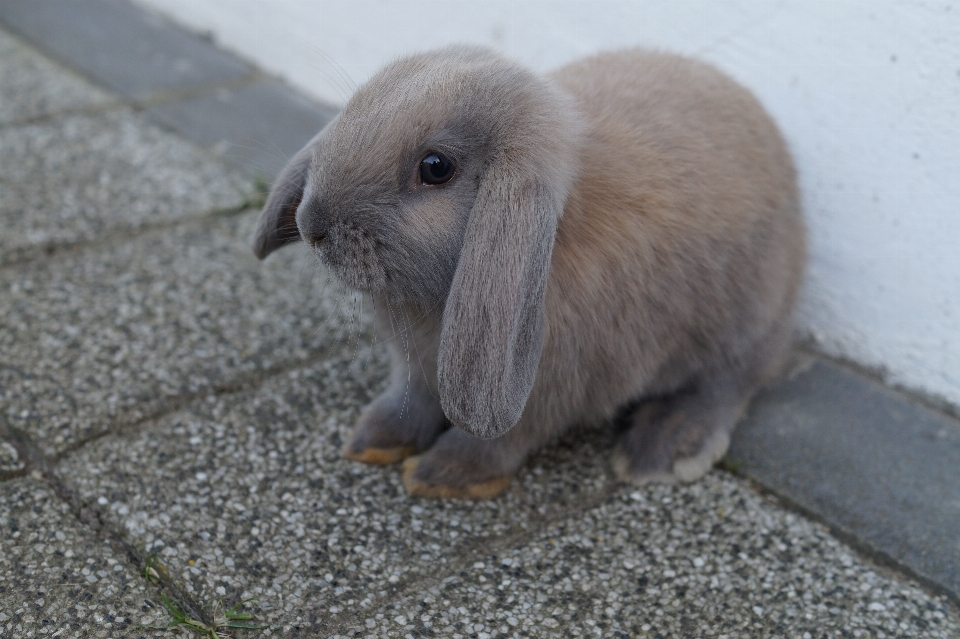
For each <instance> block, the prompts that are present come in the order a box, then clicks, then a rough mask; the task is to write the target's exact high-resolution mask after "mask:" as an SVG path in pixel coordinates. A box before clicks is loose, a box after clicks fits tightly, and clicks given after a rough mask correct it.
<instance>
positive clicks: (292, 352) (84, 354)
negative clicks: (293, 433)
mask: <svg viewBox="0 0 960 639" xmlns="http://www.w3.org/2000/svg"><path fill="white" fill-rule="evenodd" d="M255 220H256V215H255V213H253V212H251V213H247V214H243V215H235V216H230V217H219V218H210V219H205V220H200V221H196V222H191V223H185V224H182V225H180V226H177V227H175V228H173V229H167V230H163V231H154V232H150V233H146V234H143V235H141V236H139V237H137V238H135V239H132V240H128V241H124V242H117V243H115V244H111V245H107V246H103V247H100V248H98V249H96V250H94V249H90V250H86V251H81V252H78V253H75V254H69V255H61V256H59V259H57V260H56V261H53V262H50V263H43V264H33V263H30V264H25V265H22V266H19V267H10V268H7V269H2V270H0V294H2V297H3V299H4V304H5V312H4V314H3V316H2V317H0V350H2V351H3V352H4V353H5V354H6V357H5V360H6V361H5V363H3V364H2V365H0V414H4V416H5V419H6V421H7V423H8V424H9V426H10V427H12V428H16V429H18V430H19V431H21V432H23V433H26V434H27V435H29V436H30V437H31V438H32V439H33V440H34V442H35V443H36V445H37V446H38V447H39V448H40V449H41V450H42V451H43V453H44V454H45V455H57V454H59V453H61V452H63V451H64V450H67V449H68V448H70V447H74V446H77V445H78V444H80V443H82V442H83V441H85V440H87V439H89V438H91V437H96V436H98V435H100V434H103V433H105V432H108V431H109V430H111V429H114V428H117V427H121V426H124V425H130V424H134V423H136V422H138V421H140V420H143V419H144V418H147V417H149V416H151V415H153V414H156V413H157V412H158V411H159V412H162V411H163V410H168V409H169V408H167V409H165V407H171V406H172V407H174V408H175V407H177V406H179V405H181V403H182V402H183V401H184V400H185V399H189V398H190V397H195V396H197V395H200V394H203V395H205V394H207V393H211V392H220V391H223V390H228V389H230V388H232V387H233V386H234V385H236V384H241V385H242V384H249V383H252V382H255V381H256V380H257V379H259V377H261V376H263V375H265V374H270V373H271V372H275V371H277V370H282V369H283V368H284V367H286V366H290V365H292V364H296V363H303V362H305V361H308V360H309V359H310V358H315V357H319V356H322V355H323V353H324V352H326V350H327V349H329V348H331V347H332V346H334V345H336V344H339V343H342V342H344V341H346V340H348V339H349V340H350V341H351V342H353V341H355V340H356V334H357V332H358V331H359V332H361V333H363V334H364V337H363V338H362V339H364V338H365V336H366V335H367V332H366V326H367V325H366V323H361V322H360V320H359V319H358V318H359V313H360V306H359V304H358V303H356V302H355V296H354V295H353V294H351V293H347V292H345V291H343V290H342V289H340V288H339V287H338V286H337V285H336V283H335V282H334V281H332V280H331V279H329V277H328V276H327V274H326V273H325V271H323V270H322V269H320V268H319V267H318V266H317V265H316V262H315V260H314V259H313V258H311V257H309V256H308V255H306V254H305V253H304V250H305V249H303V247H302V246H301V247H298V248H294V249H293V250H288V251H283V252H281V253H279V254H277V255H276V256H273V257H271V259H270V260H267V261H266V262H263V263H262V262H259V261H257V260H256V258H255V257H254V256H253V254H252V252H251V250H250V248H249V246H248V241H247V240H248V238H249V237H250V234H251V233H252V230H253V226H254V224H255ZM298 249H299V250H298Z"/></svg>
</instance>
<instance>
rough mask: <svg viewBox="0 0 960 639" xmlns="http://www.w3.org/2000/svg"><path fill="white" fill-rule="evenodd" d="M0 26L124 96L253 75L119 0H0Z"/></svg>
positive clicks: (208, 46) (132, 97) (140, 97)
mask: <svg viewBox="0 0 960 639" xmlns="http://www.w3.org/2000/svg"><path fill="white" fill-rule="evenodd" d="M0 24H3V25H4V26H6V27H7V28H8V29H10V30H11V31H13V32H15V33H17V34H18V35H20V36H22V37H24V38H26V39H28V40H30V41H31V42H33V43H34V44H35V45H37V46H39V47H41V48H42V49H43V50H44V51H46V52H49V53H51V54H52V55H54V56H55V57H57V58H58V59H59V60H61V61H63V62H64V63H66V64H68V65H70V66H71V67H72V68H74V69H77V70H78V71H80V72H81V73H83V74H84V75H86V76H87V77H88V78H90V79H92V80H94V81H95V82H97V83H99V84H101V85H103V86H105V87H107V88H109V89H112V90H113V91H116V92H117V93H119V94H120V95H122V96H124V97H126V98H127V99H130V100H144V99H146V98H148V97H150V96H151V95H153V94H156V93H160V92H168V91H184V90H189V89H195V88H198V87H203V86H206V85H210V84H222V83H229V82H235V81H237V80H240V79H242V78H244V77H247V76H249V75H250V74H251V73H252V68H251V67H250V66H249V65H247V64H245V63H244V62H242V61H240V60H238V59H237V58H236V57H234V56H232V55H230V54H228V53H225V52H223V51H220V50H219V49H217V48H216V47H215V46H214V45H213V44H211V43H210V42H206V41H204V40H202V39H200V38H197V37H195V36H193V35H190V34H188V33H185V32H184V31H182V30H180V29H177V28H175V27H174V26H173V25H171V24H169V23H168V22H167V21H166V20H164V19H162V18H161V17H159V16H157V15H156V14H153V13H151V12H149V11H145V10H143V9H141V8H140V7H136V6H134V5H132V4H130V3H129V2H126V0H83V2H76V1H75V0H0Z"/></svg>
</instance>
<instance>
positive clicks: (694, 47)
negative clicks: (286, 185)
mask: <svg viewBox="0 0 960 639" xmlns="http://www.w3.org/2000/svg"><path fill="white" fill-rule="evenodd" d="M141 2H144V3H146V4H148V5H151V6H153V7H155V8H157V9H159V10H161V11H162V12H164V13H167V14H168V15H171V16H173V17H174V18H175V19H176V20H178V21H180V22H181V23H183V24H186V25H188V26H191V27H193V28H198V29H202V30H209V31H212V32H213V33H214V34H215V36H216V38H217V41H218V42H219V43H220V44H221V45H222V46H225V47H227V48H229V49H233V50H234V51H237V52H239V53H240V54H242V55H243V56H245V57H247V58H249V59H251V60H253V61H255V62H256V63H257V64H259V65H260V66H261V67H262V68H264V69H267V70H269V71H271V72H274V73H277V74H279V75H281V76H284V77H286V78H288V79H289V80H290V81H291V82H292V83H294V84H295V85H297V86H298V87H300V88H302V90H304V91H305V92H307V93H310V94H312V95H315V96H317V97H319V98H321V99H324V100H327V101H330V102H334V103H341V104H342V102H343V101H344V99H345V98H346V97H347V96H348V95H349V93H350V91H351V88H352V86H353V84H354V83H357V84H359V83H361V82H362V81H363V80H364V79H365V78H367V77H368V76H369V75H370V74H371V73H372V72H373V71H375V70H376V69H377V68H378V67H380V66H381V65H382V64H383V63H385V62H386V61H388V60H390V59H392V58H393V57H395V56H398V55H401V54H404V53H408V52H411V51H416V50H422V49H425V48H429V47H434V46H438V45H441V44H445V43H450V42H464V41H469V42H480V43H486V44H490V45H493V46H495V47H497V48H498V49H500V50H502V51H503V52H505V53H507V54H509V55H511V56H513V57H515V58H517V59H519V60H521V61H523V62H525V63H526V64H528V65H530V66H531V67H533V68H536V69H542V70H546V69H550V68H552V67H555V66H558V65H560V64H563V63H564V62H566V61H568V60H572V59H574V58H577V57H579V56H582V55H585V54H589V53H591V52H594V51H598V50H603V49H610V48H614V47H622V46H633V45H644V46H650V47H662V48H664V49H668V50H672V51H678V52H683V53H687V54H690V55H694V56H697V57H700V58H703V59H706V60H709V61H712V62H714V63H716V64H717V65H718V66H720V67H721V68H723V69H725V70H726V71H727V72H729V73H731V74H732V75H733V76H735V77H736V78H738V79H739V80H740V81H741V82H743V83H744V84H746V85H747V86H749V87H750V88H751V89H753V90H754V91H755V92H756V93H757V94H758V95H759V97H760V98H761V100H762V101H763V102H764V103H765V104H766V105H767V107H768V108H769V110H770V111H771V112H772V113H773V115H774V117H775V118H776V120H777V121H778V122H779V123H780V125H781V127H782V128H783V130H784V133H785V134H786V137H787V139H788V140H789V143H790V145H791V147H792V149H793V151H794V154H795V155H796V158H797V163H798V166H799V169H800V173H801V187H802V190H803V193H804V202H805V207H806V214H807V219H808V222H809V227H810V240H811V260H810V270H809V277H808V285H807V290H806V292H805V294H804V299H803V301H802V304H801V310H800V314H799V319H798V322H799V325H800V327H801V329H802V330H803V331H804V332H806V333H807V334H808V335H811V336H813V337H814V338H815V340H816V342H817V344H818V345H819V347H820V348H821V349H822V350H824V351H826V352H828V353H831V354H835V355H840V356H843V357H847V358H849V359H852V360H855V361H858V362H860V363H862V364H865V365H868V366H871V367H883V368H885V369H886V370H887V371H888V372H889V375H890V380H891V381H893V382H896V383H900V384H903V385H905V386H908V387H912V388H916V389H919V390H922V391H924V392H927V393H931V394H934V395H939V396H941V397H944V398H946V399H948V400H950V401H951V402H953V403H960V4H956V5H955V6H952V7H951V3H950V2H920V1H918V2H906V1H899V2H882V1H877V0H850V1H839V0H831V1H815V0H783V1H779V2H774V1H759V0H752V1H744V0H740V1H738V0H693V1H689V0H687V1H684V0H679V1H678V0H634V1H632V2H624V1H616V2H614V1H610V2H602V1H593V2H571V1H563V0H552V1H549V2H542V1H529V2H520V1H513V2H508V1H492V0H488V1H483V0H474V1H469V2H468V1H463V2H457V1H454V0H443V1H437V0H432V1H429V2H425V1H422V0H411V1H407V2H399V1H388V0H379V1H370V0H361V1H356V0H352V1H346V0H339V1H328V0H269V1H267V0H141Z"/></svg>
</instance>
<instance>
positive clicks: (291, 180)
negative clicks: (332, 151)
mask: <svg viewBox="0 0 960 639" xmlns="http://www.w3.org/2000/svg"><path fill="white" fill-rule="evenodd" d="M332 124H333V122H331V123H330V124H328V125H327V126H326V127H325V128H324V129H323V130H322V131H320V133H318V134H317V135H316V136H314V138H313V139H312V140H310V141H309V142H307V145H306V146H305V147H303V148H302V149H300V151H298V152H297V154H296V155H295V156H293V159H292V160H290V162H288V163H287V165H286V166H285V167H283V170H282V171H280V175H278V176H277V179H276V180H274V182H273V186H271V187H270V195H268V196H267V202H266V204H264V206H263V211H261V212H260V219H259V220H258V221H257V231H256V233H255V234H254V236H253V252H254V253H255V254H256V256H257V257H258V258H260V259H261V260H262V259H263V258H265V257H266V256H268V255H270V254H271V253H273V252H274V251H275V250H277V249H278V248H280V247H281V246H283V245H284V244H289V243H290V242H296V241H298V240H299V239H300V231H299V230H298V229H297V219H296V215H297V207H299V206H300V201H301V200H302V199H303V189H304V186H305V184H306V181H307V175H308V173H309V172H310V162H311V160H312V159H313V155H314V153H315V152H316V150H317V147H319V146H320V144H321V142H322V141H323V138H324V137H325V134H326V132H327V131H328V130H329V129H330V126H331V125H332Z"/></svg>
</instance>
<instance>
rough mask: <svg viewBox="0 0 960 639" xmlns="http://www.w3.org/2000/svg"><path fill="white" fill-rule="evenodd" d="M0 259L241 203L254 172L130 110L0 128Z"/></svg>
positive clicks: (6, 260) (4, 260)
mask: <svg viewBox="0 0 960 639" xmlns="http://www.w3.org/2000/svg"><path fill="white" fill-rule="evenodd" d="M0 147H2V148H3V153H0V224H2V226H3V233H2V234H0V265H3V264H9V263H12V262H15V261H18V260H22V259H25V258H28V257H31V256H37V255H42V254H43V250H44V249H51V248H55V247H58V246H64V245H69V244H73V243H76V242H79V241H91V240H95V239H97V238H100V237H102V236H103V235H105V234H108V233H117V232H129V231H131V230H134V229H137V228H140V227H143V226H149V225H156V224H164V223H170V222H172V221H175V220H180V219H183V218H187V217H190V216H196V215H201V214H206V213H209V212H211V211H216V210H223V209H230V208H237V207H240V206H241V205H242V204H243V202H244V201H245V200H246V198H247V197H248V195H249V193H250V192H251V189H252V185H251V183H250V181H249V179H247V178H245V177H243V176H242V175H240V174H239V173H235V172H232V171H231V170H230V169H228V168H227V167H226V166H224V165H222V164H221V163H219V162H217V161H215V160H213V159H212V158H211V157H210V156H209V155H208V154H207V153H205V152H204V151H202V150H201V149H199V148H197V147H196V146H194V145H192V144H190V143H189V142H186V141H184V140H182V139H180V138H178V137H176V136H174V135H170V134H169V133H166V132H164V131H162V130H161V129H160V128H158V127H157V126H155V125H153V124H150V123H149V122H148V121H147V120H145V119H144V117H143V116H142V115H138V114H136V113H133V112H132V111H130V110H120V111H112V112H109V113H103V114H98V115H72V116H67V117H63V118H60V119H56V120H55V121H51V122H43V123H36V124H29V125H25V126H16V127H7V128H2V129H0Z"/></svg>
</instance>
